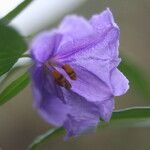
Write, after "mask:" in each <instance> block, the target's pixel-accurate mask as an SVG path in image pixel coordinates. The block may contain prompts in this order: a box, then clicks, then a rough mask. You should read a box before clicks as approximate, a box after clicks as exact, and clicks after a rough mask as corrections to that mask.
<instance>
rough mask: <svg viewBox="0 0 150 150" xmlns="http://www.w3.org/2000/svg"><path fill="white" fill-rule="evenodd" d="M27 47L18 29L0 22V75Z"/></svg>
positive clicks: (7, 69)
mask: <svg viewBox="0 0 150 150" xmlns="http://www.w3.org/2000/svg"><path fill="white" fill-rule="evenodd" d="M26 49H27V46H26V43H25V42H24V40H23V38H22V37H21V35H19V33H18V32H17V31H15V30H14V29H13V28H11V27H7V26H5V25H3V24H2V23H0V76H1V75H2V74H4V73H6V72H7V71H9V69H10V68H11V67H12V66H13V65H14V63H15V62H16V61H17V60H18V58H19V57H21V55H22V54H23V53H24V52H25V50H26Z"/></svg>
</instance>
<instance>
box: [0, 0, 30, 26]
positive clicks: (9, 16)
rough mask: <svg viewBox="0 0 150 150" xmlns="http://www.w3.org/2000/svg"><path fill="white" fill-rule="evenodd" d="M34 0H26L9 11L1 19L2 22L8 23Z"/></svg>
mask: <svg viewBox="0 0 150 150" xmlns="http://www.w3.org/2000/svg"><path fill="white" fill-rule="evenodd" d="M31 2H32V0H24V1H23V2H22V3H21V4H20V5H18V6H17V7H16V8H15V9H13V10H12V11H11V12H9V13H8V14H7V15H6V16H5V17H4V18H2V19H1V21H2V22H4V23H5V24H8V23H9V22H10V21H11V20H12V19H13V18H15V17H16V16H17V15H18V14H19V13H20V12H21V11H22V10H23V9H24V8H26V7H27V6H28V5H29V4H30V3H31Z"/></svg>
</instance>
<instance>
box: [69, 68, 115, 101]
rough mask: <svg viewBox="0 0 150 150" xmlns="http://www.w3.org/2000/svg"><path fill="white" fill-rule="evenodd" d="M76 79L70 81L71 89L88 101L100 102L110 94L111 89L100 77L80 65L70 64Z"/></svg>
mask: <svg viewBox="0 0 150 150" xmlns="http://www.w3.org/2000/svg"><path fill="white" fill-rule="evenodd" d="M72 67H73V68H74V70H75V72H76V74H77V80H75V81H70V82H71V85H72V88H71V89H72V90H73V91H74V92H76V93H78V94H79V95H81V96H82V97H84V98H85V99H87V100H88V101H90V102H96V101H98V102H100V101H104V100H106V99H109V98H110V97H111V96H112V93H111V90H110V89H109V87H108V86H107V85H106V84H105V82H103V81H102V80H101V79H100V78H98V77H97V76H96V75H95V74H93V73H92V72H90V71H88V70H87V69H86V68H84V67H81V66H76V65H72Z"/></svg>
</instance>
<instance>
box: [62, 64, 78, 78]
mask: <svg viewBox="0 0 150 150" xmlns="http://www.w3.org/2000/svg"><path fill="white" fill-rule="evenodd" d="M62 68H63V69H64V70H65V72H66V73H67V74H68V76H69V77H70V79H72V80H76V78H77V77H76V73H75V71H74V70H73V68H71V66H70V65H68V64H65V65H63V66H62Z"/></svg>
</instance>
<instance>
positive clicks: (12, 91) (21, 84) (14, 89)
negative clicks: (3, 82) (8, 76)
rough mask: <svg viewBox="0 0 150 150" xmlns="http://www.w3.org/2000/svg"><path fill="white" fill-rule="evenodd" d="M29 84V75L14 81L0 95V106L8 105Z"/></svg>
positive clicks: (26, 74) (25, 74)
mask: <svg viewBox="0 0 150 150" xmlns="http://www.w3.org/2000/svg"><path fill="white" fill-rule="evenodd" d="M28 83H29V75H28V73H24V74H23V75H21V76H20V77H19V78H17V79H16V80H14V81H13V82H12V83H11V84H10V85H9V86H7V87H6V88H5V89H4V90H3V91H2V92H1V93H0V105H2V104H4V103H6V102H7V101H8V100H10V99H11V98H12V97H14V96H15V95H16V94H18V93H19V92H20V91H21V90H22V89H24V88H25V87H26V86H27V85H28Z"/></svg>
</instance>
